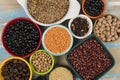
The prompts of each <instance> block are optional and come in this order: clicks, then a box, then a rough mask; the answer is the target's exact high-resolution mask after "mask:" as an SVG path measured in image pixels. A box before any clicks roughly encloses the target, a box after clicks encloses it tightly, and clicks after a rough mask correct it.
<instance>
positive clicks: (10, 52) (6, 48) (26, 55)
mask: <svg viewBox="0 0 120 80" xmlns="http://www.w3.org/2000/svg"><path fill="white" fill-rule="evenodd" d="M19 20H26V21H28V22H30V23H32V24H33V25H34V27H36V29H37V30H38V31H39V34H40V39H39V42H38V44H37V47H36V48H35V50H33V51H32V52H30V53H27V54H25V55H19V54H15V53H13V52H12V51H11V50H10V49H9V48H8V47H7V45H6V43H5V40H4V36H5V33H6V31H7V29H8V27H9V26H10V25H11V24H13V23H15V22H16V21H19ZM41 38H42V33H41V29H40V27H39V26H38V25H37V24H36V23H34V22H32V21H31V20H30V19H28V18H24V17H19V18H15V19H13V20H11V21H10V22H8V23H7V25H6V26H5V27H4V29H3V32H2V44H3V47H4V48H5V50H6V51H7V52H8V53H9V54H11V55H13V56H18V57H23V58H27V57H29V56H30V55H32V54H33V53H34V52H35V51H36V50H37V49H38V48H39V47H40V44H41Z"/></svg>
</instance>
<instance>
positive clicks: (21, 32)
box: [4, 20, 40, 56]
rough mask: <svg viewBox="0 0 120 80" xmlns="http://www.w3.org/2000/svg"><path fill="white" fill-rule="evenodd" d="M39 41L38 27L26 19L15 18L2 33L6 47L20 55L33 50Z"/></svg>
mask: <svg viewBox="0 0 120 80" xmlns="http://www.w3.org/2000/svg"><path fill="white" fill-rule="evenodd" d="M39 41H40V33H39V31H38V29H37V28H36V27H35V26H34V24H33V23H31V22H29V21H27V20H17V21H16V22H14V23H12V24H11V25H9V27H8V28H7V30H6V32H5V34H4V43H5V45H6V46H7V48H8V49H9V50H10V51H11V52H12V53H14V54H17V55H20V56H21V55H26V54H29V53H31V52H32V51H34V50H35V48H36V47H37V46H38V43H39Z"/></svg>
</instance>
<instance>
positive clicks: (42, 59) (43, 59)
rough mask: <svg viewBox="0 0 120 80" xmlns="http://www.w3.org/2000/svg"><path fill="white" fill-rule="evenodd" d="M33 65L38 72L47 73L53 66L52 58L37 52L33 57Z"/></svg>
mask: <svg viewBox="0 0 120 80" xmlns="http://www.w3.org/2000/svg"><path fill="white" fill-rule="evenodd" d="M32 65H33V66H34V68H35V69H36V71H37V72H46V71H48V70H49V69H50V67H51V65H52V59H51V56H50V55H49V54H47V53H46V52H44V51H41V52H36V53H35V54H34V56H33V57H32Z"/></svg>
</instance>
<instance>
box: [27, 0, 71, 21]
mask: <svg viewBox="0 0 120 80" xmlns="http://www.w3.org/2000/svg"><path fill="white" fill-rule="evenodd" d="M27 6H28V10H29V12H30V14H31V15H32V16H33V17H34V18H35V19H36V20H37V21H39V22H42V23H53V22H56V21H59V20H60V19H61V18H63V17H64V16H65V14H66V13H67V11H68V8H69V0H27Z"/></svg>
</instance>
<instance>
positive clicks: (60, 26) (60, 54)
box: [42, 25, 73, 56]
mask: <svg viewBox="0 0 120 80" xmlns="http://www.w3.org/2000/svg"><path fill="white" fill-rule="evenodd" d="M54 27H59V28H63V29H65V30H66V31H67V32H68V34H69V35H70V38H71V42H70V46H69V47H68V48H67V50H65V51H64V52H62V53H59V54H56V53H54V52H51V51H50V50H48V49H47V47H46V46H45V43H44V37H45V34H46V33H47V32H48V31H49V30H50V29H52V28H54ZM42 45H43V48H44V49H45V50H46V51H47V52H48V53H50V54H52V55H53V56H62V55H64V54H66V53H67V52H68V51H69V50H70V49H71V48H72V46H73V37H72V34H71V33H70V31H69V29H67V27H66V26H63V25H53V26H50V27H49V28H47V29H46V30H45V31H44V33H43V36H42Z"/></svg>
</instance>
